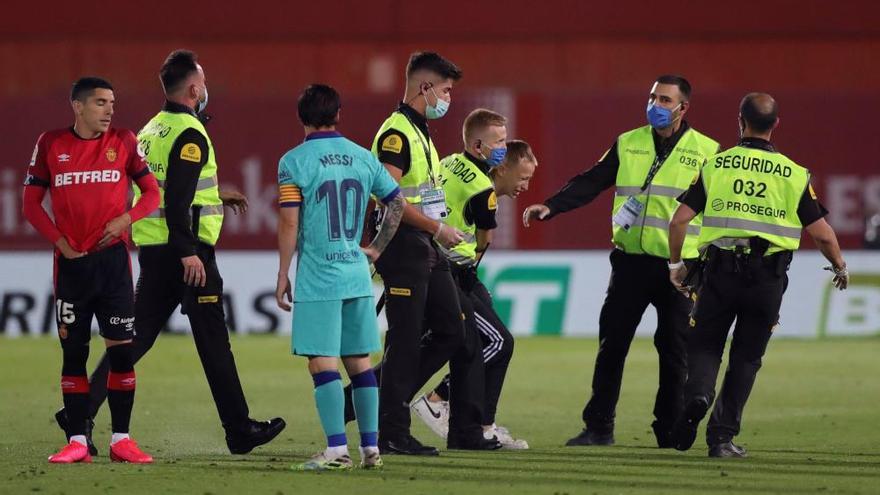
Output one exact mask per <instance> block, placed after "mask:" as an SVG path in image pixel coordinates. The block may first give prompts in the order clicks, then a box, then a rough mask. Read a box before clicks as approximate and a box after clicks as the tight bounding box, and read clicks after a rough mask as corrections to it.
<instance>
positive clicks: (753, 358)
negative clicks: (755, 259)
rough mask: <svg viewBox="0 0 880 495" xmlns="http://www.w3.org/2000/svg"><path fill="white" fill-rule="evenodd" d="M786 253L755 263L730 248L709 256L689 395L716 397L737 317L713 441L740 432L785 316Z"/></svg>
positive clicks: (693, 339)
mask: <svg viewBox="0 0 880 495" xmlns="http://www.w3.org/2000/svg"><path fill="white" fill-rule="evenodd" d="M717 256H719V258H720V257H721V256H722V255H720V254H719V255H717ZM780 256H789V253H782V254H778V255H775V256H770V257H766V259H764V260H762V262H761V263H760V264H759V265H756V266H752V267H751V268H749V267H748V266H746V265H747V263H745V262H742V258H741V259H740V260H739V261H737V260H735V259H732V258H735V257H734V256H732V255H731V254H728V253H724V255H723V258H724V259H719V258H715V259H710V261H709V266H708V268H707V270H706V273H705V278H704V284H703V286H702V288H701V289H700V291H699V293H698V295H697V303H696V306H695V307H694V317H693V319H694V322H693V323H694V326H693V327H692V328H690V329H689V331H688V334H687V341H688V345H687V347H688V368H689V370H690V374H689V375H688V380H687V385H686V386H685V400H686V401H690V400H693V399H694V398H697V397H700V396H702V397H705V398H706V399H708V400H709V403H710V404H711V403H712V401H713V400H714V398H715V383H716V380H717V378H718V370H719V367H720V366H721V357H722V355H723V354H724V345H725V343H726V342H727V334H728V332H730V326H731V324H733V322H734V320H736V325H735V326H734V328H733V339H732V342H731V344H730V359H729V363H728V366H727V371H726V372H725V374H724V381H723V383H722V385H721V394H720V395H719V397H718V400H717V401H716V402H715V407H714V409H713V411H712V416H711V418H710V419H709V424H708V427H707V433H706V442H707V443H708V444H709V445H714V444H718V443H724V442H728V441H730V440H732V439H733V437H734V436H736V435H737V434H739V430H740V423H741V421H742V412H743V408H744V407H745V405H746V401H747V400H748V398H749V394H750V393H751V391H752V386H753V385H754V383H755V377H756V375H757V373H758V370H759V369H760V368H761V358H762V357H763V356H764V352H765V351H766V349H767V344H768V342H769V341H770V336H771V335H772V332H773V327H774V326H775V325H776V323H778V321H779V307H780V306H781V305H782V295H783V293H784V291H785V288H786V285H787V284H788V276H787V275H786V274H785V269H786V268H787V266H788V261H787V260H786V259H782V260H779V259H778V258H777V257H780ZM789 259H790V258H789Z"/></svg>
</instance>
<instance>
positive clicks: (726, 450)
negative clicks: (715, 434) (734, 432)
mask: <svg viewBox="0 0 880 495" xmlns="http://www.w3.org/2000/svg"><path fill="white" fill-rule="evenodd" d="M709 457H748V456H747V454H746V449H744V448H742V447H740V446H739V445H737V444H735V443H733V442H724V443H716V444H715V445H710V446H709Z"/></svg>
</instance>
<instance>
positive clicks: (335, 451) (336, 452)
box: [324, 445, 348, 459]
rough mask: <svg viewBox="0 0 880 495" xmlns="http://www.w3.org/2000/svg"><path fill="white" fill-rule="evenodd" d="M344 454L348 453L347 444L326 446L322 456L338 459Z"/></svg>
mask: <svg viewBox="0 0 880 495" xmlns="http://www.w3.org/2000/svg"><path fill="white" fill-rule="evenodd" d="M344 455H348V445H339V446H336V447H327V449H326V450H325V451H324V457H326V458H327V459H338V458H340V457H342V456H344Z"/></svg>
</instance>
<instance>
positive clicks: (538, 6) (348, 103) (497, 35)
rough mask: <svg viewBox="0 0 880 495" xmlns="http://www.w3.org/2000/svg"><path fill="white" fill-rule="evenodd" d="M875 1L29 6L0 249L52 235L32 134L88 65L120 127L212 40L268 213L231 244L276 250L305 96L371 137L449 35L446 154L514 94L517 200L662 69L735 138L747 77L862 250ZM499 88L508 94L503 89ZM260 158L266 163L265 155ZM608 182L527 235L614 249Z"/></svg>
mask: <svg viewBox="0 0 880 495" xmlns="http://www.w3.org/2000/svg"><path fill="white" fill-rule="evenodd" d="M877 5H878V4H877V3H876V2H871V1H850V2H833V3H832V2H795V1H782V0H769V1H764V2H738V3H736V4H730V3H724V4H721V3H711V4H710V3H709V2H697V1H685V2H667V3H666V4H660V3H657V2H645V1H634V0H623V1H618V2H613V3H603V4H596V3H594V2H585V1H544V2H540V3H536V2H527V1H522V0H516V1H507V2H462V1H451V2H445V3H440V4H424V3H418V2H402V1H397V0H383V1H371V2H322V3H316V2H309V3H305V2H282V1H275V0H253V1H250V2H247V3H246V4H240V3H232V2H229V3H228V4H226V5H221V4H218V3H217V2H206V1H202V0H197V1H191V2H186V3H185V4H184V3H181V2H150V3H143V2H106V1H98V2H91V3H88V4H82V3H75V2H50V3H48V4H47V3H45V2H43V3H39V4H36V3H34V4H33V6H31V5H28V4H24V3H16V4H13V5H10V6H5V7H4V15H3V16H2V18H0V67H2V72H0V108H3V117H2V119H0V136H2V139H0V248H20V249H25V248H34V247H43V246H44V244H43V243H42V242H41V241H40V240H39V239H38V238H36V236H34V235H33V234H32V233H28V231H29V230H28V228H27V227H26V226H25V224H24V221H23V220H22V219H21V218H20V215H19V213H18V206H17V205H18V201H20V186H19V184H20V181H21V179H22V177H23V176H24V173H25V168H26V165H27V161H28V159H29V158H30V155H31V150H32V149H33V143H34V141H35V140H36V137H37V135H38V134H39V133H40V132H41V131H42V130H45V129H48V128H54V127H62V126H65V125H68V124H69V123H70V121H71V116H70V110H69V106H68V104H67V102H66V92H67V89H68V88H69V85H70V83H71V81H72V80H74V79H75V78H76V77H79V76H80V75H85V74H98V75H102V76H105V77H107V78H109V79H110V80H111V81H113V83H114V85H115V86H116V88H117V92H116V93H117V114H116V116H115V125H117V126H120V127H130V128H134V129H138V128H140V126H141V125H143V123H144V122H145V121H146V120H147V119H149V118H150V117H151V116H152V114H153V113H155V111H157V110H158V107H159V106H160V104H161V101H162V95H161V92H160V88H159V85H158V81H157V77H156V70H157V68H158V66H159V65H160V64H161V61H162V59H163V57H164V56H165V55H166V54H167V53H168V52H169V51H170V50H172V49H174V48H178V47H188V48H191V49H194V50H195V51H197V52H198V53H199V54H200V56H201V61H202V63H203V65H204V67H205V70H206V72H207V77H208V84H209V86H210V88H211V103H210V107H209V108H210V110H209V112H210V113H212V114H213V115H214V116H215V120H214V121H213V122H212V124H211V126H210V127H209V129H210V132H211V134H212V137H213V140H214V142H215V145H216V147H217V153H218V157H219V159H220V164H221V180H222V181H223V182H224V183H228V184H231V185H235V186H236V187H239V188H244V189H246V192H248V193H249V194H251V196H252V197H253V198H254V199H255V200H256V201H255V205H256V208H255V210H253V211H252V212H251V214H249V215H248V216H246V217H245V218H244V219H240V220H239V221H238V222H239V223H236V220H230V224H229V225H228V228H227V230H226V232H225V233H224V239H223V244H224V246H226V247H236V248H250V247H260V248H271V247H272V246H273V243H274V234H273V225H274V221H273V217H272V211H271V208H272V206H273V203H272V201H271V196H272V195H273V194H274V188H273V186H272V184H273V179H274V172H275V165H276V163H277V159H278V157H279V156H280V155H281V153H283V152H284V151H285V150H286V149H288V148H290V147H292V146H294V145H295V144H296V143H297V142H299V140H300V139H301V129H300V128H299V126H298V124H297V121H296V115H295V98H296V95H297V93H298V91H299V90H300V89H301V88H302V87H303V86H304V85H305V84H308V83H310V82H314V81H323V82H328V83H330V84H333V85H334V86H336V87H337V88H338V89H340V91H341V92H342V93H343V99H344V109H343V122H342V125H341V128H342V130H343V131H344V132H346V133H347V134H348V135H349V136H350V137H352V138H353V139H355V140H356V141H358V142H360V143H361V144H364V145H366V146H369V144H370V140H371V139H372V136H373V133H374V132H375V129H376V128H377V127H378V125H379V123H380V122H381V120H382V119H383V118H384V117H385V115H386V114H387V113H388V112H389V111H390V110H391V109H393V107H394V105H395V102H396V100H397V99H398V98H399V97H400V93H401V84H402V80H403V78H402V71H403V67H404V65H405V63H406V58H407V56H408V54H409V53H410V52H411V51H413V50H416V49H432V50H436V51H439V52H441V53H443V54H444V55H446V56H448V57H450V58H451V59H453V60H455V61H456V62H457V63H458V64H460V65H461V66H462V68H463V69H464V71H465V78H464V80H463V81H462V83H461V85H460V86H459V87H458V88H457V89H456V91H455V96H454V100H453V105H452V111H451V114H450V116H449V117H447V118H445V119H443V120H442V121H440V122H438V123H437V125H436V126H435V128H434V133H435V138H436V141H437V143H438V145H439V146H438V147H439V148H440V151H441V154H447V153H451V152H453V151H456V150H457V148H458V147H459V146H460V144H459V140H460V137H459V136H460V131H459V126H460V123H461V120H462V118H463V117H464V115H466V113H467V112H468V111H470V110H471V109H472V108H474V107H475V106H477V105H487V104H488V105H491V104H492V103H490V102H497V101H499V100H498V98H501V99H502V100H503V101H507V102H509V103H512V105H513V106H512V108H514V109H515V110H514V112H513V113H514V115H511V117H512V118H513V124H514V128H515V132H516V134H517V137H521V138H523V139H526V140H527V141H529V142H531V143H532V144H533V146H534V148H535V150H536V152H537V154H538V158H539V161H540V167H539V169H538V174H537V176H536V180H535V181H534V183H533V187H532V190H531V191H529V192H528V193H527V194H526V195H525V197H523V198H521V200H520V204H519V206H523V205H524V204H527V203H528V202H531V201H540V200H542V199H544V198H545V197H546V196H547V195H549V194H552V192H554V191H555V190H556V189H558V188H559V187H560V186H561V185H562V184H563V183H564V181H565V180H566V179H567V178H568V177H570V176H571V175H574V174H576V173H578V172H579V171H581V170H583V169H584V168H586V167H589V166H590V165H591V164H592V163H593V162H594V161H595V159H596V158H598V157H599V156H600V155H601V154H602V153H603V152H604V151H605V149H606V148H607V147H608V146H609V145H610V144H611V142H612V141H613V140H614V138H615V136H616V135H617V134H619V133H620V132H622V131H624V130H627V129H629V128H632V127H635V126H638V125H642V123H643V122H644V105H645V101H646V96H647V91H648V89H649V87H650V84H651V82H652V79H653V78H654V77H655V76H656V75H658V74H660V73H664V72H677V73H682V74H684V75H686V76H687V77H688V78H689V79H690V80H691V82H692V83H693V85H694V96H693V100H692V103H693V105H692V110H691V113H690V115H689V121H690V122H691V124H692V125H694V126H695V127H697V128H699V129H701V130H703V131H705V132H707V133H708V134H710V135H711V136H713V137H715V138H716V139H717V140H719V141H721V143H722V144H723V145H725V146H729V145H731V144H733V143H734V142H735V140H736V137H737V126H736V111H737V104H738V101H739V99H740V98H741V97H742V95H743V94H745V93H746V92H748V91H755V90H760V91H768V92H770V93H772V94H773V95H774V96H776V98H777V100H778V101H779V103H780V108H781V117H782V123H781V125H780V128H779V130H778V132H777V133H776V135H775V136H774V138H775V140H776V142H777V144H778V146H779V148H780V149H781V150H782V151H783V152H785V153H787V154H789V156H791V157H792V158H793V159H795V160H796V161H798V162H799V163H801V164H803V165H804V166H807V167H808V168H810V169H811V170H812V171H813V172H814V176H815V182H816V186H817V190H818V191H819V194H820V195H821V197H822V199H823V201H824V202H825V203H826V204H827V205H828V206H829V208H830V209H832V215H831V216H830V217H829V219H830V220H832V224H833V225H834V226H835V228H836V229H837V230H838V231H839V232H840V233H841V234H842V238H843V240H844V243H845V245H847V246H857V245H859V243H860V238H861V231H860V229H861V226H860V225H861V224H860V222H863V217H864V214H865V212H866V211H870V210H872V209H874V208H877V209H880V160H878V156H880V140H878V139H877V138H876V137H875V134H876V133H877V130H878V127H880V126H878V124H877V122H878V115H880V93H878V92H877V88H878V87H880V65H878V64H877V63H876V61H877V60H878V59H880V7H878V6H877ZM493 98H494V99H493ZM257 162H259V165H253V164H254V163H257ZM609 208H610V198H609V195H607V194H606V195H604V196H603V197H600V198H599V199H598V200H597V201H596V204H595V205H591V206H589V207H587V208H586V209H583V210H581V211H579V212H577V213H572V214H569V215H565V216H563V217H560V218H559V220H558V221H554V222H551V223H549V224H546V225H542V226H541V228H540V230H532V231H520V232H518V245H519V246H521V247H529V248H602V247H606V246H608V237H609V235H610V234H609V228H608V222H609V215H608V209H609Z"/></svg>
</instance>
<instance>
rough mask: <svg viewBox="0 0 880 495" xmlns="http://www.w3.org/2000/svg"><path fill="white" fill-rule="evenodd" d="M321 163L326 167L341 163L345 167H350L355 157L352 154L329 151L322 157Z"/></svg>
mask: <svg viewBox="0 0 880 495" xmlns="http://www.w3.org/2000/svg"><path fill="white" fill-rule="evenodd" d="M320 160H321V165H323V166H325V167H330V166H333V165H340V166H343V167H350V166H352V164H354V158H352V157H351V155H344V154H341V153H328V154H326V155H324V156H322V157H321V158H320Z"/></svg>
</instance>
